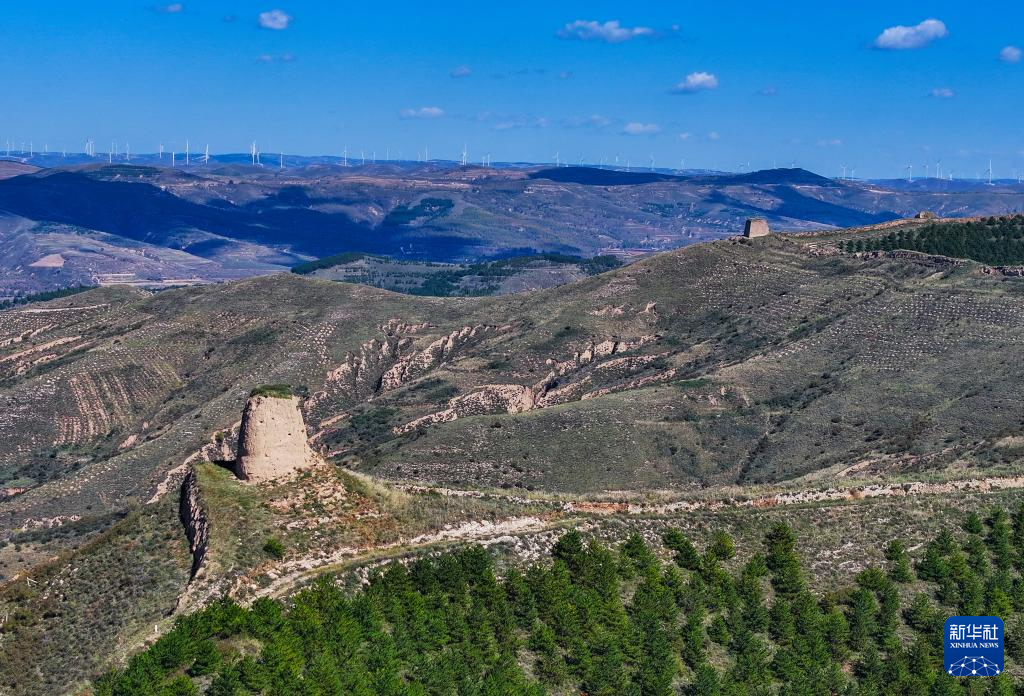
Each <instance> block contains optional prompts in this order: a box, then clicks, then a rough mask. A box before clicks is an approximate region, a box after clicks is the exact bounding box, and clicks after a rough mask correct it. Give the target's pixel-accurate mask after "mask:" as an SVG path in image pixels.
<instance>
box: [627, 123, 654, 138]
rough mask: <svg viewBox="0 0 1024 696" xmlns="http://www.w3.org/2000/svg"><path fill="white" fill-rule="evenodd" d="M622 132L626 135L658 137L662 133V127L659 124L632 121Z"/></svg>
mask: <svg viewBox="0 0 1024 696" xmlns="http://www.w3.org/2000/svg"><path fill="white" fill-rule="evenodd" d="M622 132H623V133H625V134H626V135H656V134H658V133H660V132H661V126H659V125H658V124H657V123H640V122H639V121H630V122H629V123H627V124H626V125H625V127H624V128H623V129H622Z"/></svg>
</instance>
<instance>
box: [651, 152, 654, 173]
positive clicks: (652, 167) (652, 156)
mask: <svg viewBox="0 0 1024 696" xmlns="http://www.w3.org/2000/svg"><path fill="white" fill-rule="evenodd" d="M651 171H652V172H653V171H654V155H651Z"/></svg>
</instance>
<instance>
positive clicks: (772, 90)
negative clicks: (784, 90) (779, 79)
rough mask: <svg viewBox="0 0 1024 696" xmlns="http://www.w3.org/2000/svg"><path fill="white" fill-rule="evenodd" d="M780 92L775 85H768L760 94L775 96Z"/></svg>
mask: <svg viewBox="0 0 1024 696" xmlns="http://www.w3.org/2000/svg"><path fill="white" fill-rule="evenodd" d="M778 93H779V90H778V89H776V88H775V86H774V85H768V86H767V87H765V88H763V89H762V90H761V91H759V92H758V94H760V95H761V96H762V97H774V96H775V95H776V94H778Z"/></svg>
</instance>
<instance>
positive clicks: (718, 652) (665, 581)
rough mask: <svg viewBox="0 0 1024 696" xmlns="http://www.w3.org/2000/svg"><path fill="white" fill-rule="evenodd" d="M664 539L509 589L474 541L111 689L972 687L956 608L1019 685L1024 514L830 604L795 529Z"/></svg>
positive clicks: (219, 623) (198, 631) (227, 607)
mask: <svg viewBox="0 0 1024 696" xmlns="http://www.w3.org/2000/svg"><path fill="white" fill-rule="evenodd" d="M661 546H662V550H664V551H667V552H668V553H669V554H670V555H671V557H672V561H671V562H669V563H662V562H661V561H659V558H658V556H657V555H656V554H655V552H654V551H653V550H652V549H651V548H650V547H649V546H648V544H647V543H646V542H645V541H644V539H643V538H642V537H641V536H640V535H637V534H634V535H633V536H630V537H629V538H628V539H627V540H626V541H625V542H624V543H622V544H621V545H620V546H618V548H616V549H615V550H610V549H608V548H607V547H605V546H604V545H602V544H600V543H597V542H594V541H591V542H590V543H587V542H586V541H585V540H584V539H583V538H582V537H581V535H580V534H579V533H578V532H570V533H568V534H566V535H565V536H563V537H561V539H559V540H558V542H557V543H556V544H555V545H554V547H553V549H552V552H551V558H550V559H546V560H545V561H544V562H542V563H538V564H535V565H533V566H531V567H530V568H528V569H526V570H525V571H524V572H521V571H519V570H512V571H510V572H508V573H507V574H505V576H504V577H503V578H501V579H498V578H497V577H496V575H495V568H494V564H493V561H492V559H491V557H490V556H489V554H488V553H487V552H486V551H485V550H484V549H482V548H480V547H468V548H465V549H462V550H460V551H457V552H454V553H450V554H445V555H442V556H439V557H436V558H431V559H422V560H419V561H416V562H415V563H413V564H411V565H410V566H409V567H405V566H403V565H400V564H393V565H390V566H388V567H386V568H385V569H383V570H381V571H378V572H376V573H375V574H374V576H373V580H372V581H371V582H370V584H369V586H368V587H367V588H366V589H363V590H359V591H357V592H355V593H351V594H349V593H345V592H343V591H342V590H340V589H339V588H338V586H337V585H336V584H334V583H332V582H330V581H324V582H320V583H317V584H316V585H315V586H314V587H312V588H311V589H308V590H306V591H303V592H301V593H299V594H298V595H297V596H296V597H295V598H294V600H293V602H292V603H290V604H288V605H285V604H282V603H280V602H275V601H272V600H266V599H260V600H257V601H256V602H255V603H254V604H253V605H252V607H251V608H249V609H244V608H241V607H239V606H238V605H236V604H233V603H232V602H230V601H222V602H217V603H214V604H212V605H211V606H210V607H208V608H207V609H205V610H203V611H202V612H200V613H198V614H196V615H192V616H189V617H186V618H182V619H179V621H178V622H177V624H176V626H175V628H174V630H173V631H171V632H170V633H168V634H167V635H164V636H162V637H161V638H160V639H159V640H158V641H157V642H156V643H155V644H154V645H153V646H152V647H151V648H149V649H148V650H146V651H145V652H143V653H141V654H140V655H137V656H136V657H134V658H133V659H132V660H131V662H130V663H129V665H128V667H127V668H126V669H125V670H123V671H120V672H114V673H112V674H109V675H107V676H105V677H104V678H102V679H100V680H99V682H98V683H97V687H96V691H95V693H96V696H148V695H153V696H158V695H161V694H197V693H199V688H198V687H197V684H199V685H205V684H207V683H208V684H209V687H208V688H206V689H205V690H204V691H203V693H206V694H210V695H216V696H222V695H223V696H228V695H230V696H239V695H242V694H275V695H278V694H279V695H285V694H341V693H345V694H359V695H363V694H365V695H366V696H370V695H371V694H380V695H387V694H394V695H395V696H397V695H398V694H465V695H469V694H505V695H508V696H512V695H513V694H522V695H524V696H539V695H541V694H549V693H550V694H572V693H586V694H594V695H595V696H597V695H604V696H620V695H622V694H635V695H636V696H641V695H643V696H647V695H650V696H670V695H672V694H679V693H684V694H693V695H694V696H716V695H719V694H721V695H725V694H730V695H732V694H736V695H739V694H757V693H764V694H767V693H776V692H778V693H785V694H837V693H855V694H910V693H920V694H929V693H942V694H966V693H975V691H974V686H975V685H974V684H969V682H971V681H972V680H971V679H969V678H966V677H963V678H957V677H952V676H949V675H947V674H946V670H945V669H944V667H943V663H942V650H943V622H944V621H945V618H946V616H948V615H957V614H959V615H967V616H974V615H993V616H999V617H1001V618H1002V619H1003V620H1004V622H1005V623H1006V626H1007V634H1006V637H1007V639H1008V642H1009V645H1008V655H1009V656H1010V660H1011V661H1010V662H1009V663H1008V664H1007V665H1006V666H1005V667H1006V669H1005V671H1004V672H1003V673H1002V674H1000V675H999V677H997V678H993V679H990V680H986V682H987V684H986V687H987V688H986V689H985V691H984V693H988V694H1004V693H1005V694H1010V693H1013V691H1014V684H1015V677H1019V676H1020V671H1021V668H1022V666H1024V613H1021V612H1022V611H1024V602H1022V598H1024V581H1022V580H1021V577H1020V571H1021V569H1022V568H1024V507H1021V508H1019V509H1018V510H1017V511H1016V512H1015V513H1014V515H1013V518H1012V520H1011V518H1010V517H1009V516H1008V515H1007V513H1006V511H1005V510H1004V509H1002V508H994V509H992V510H991V511H989V513H988V516H987V519H986V521H985V522H982V520H981V519H980V517H979V516H978V515H975V514H972V515H971V516H969V517H968V518H967V520H966V521H965V524H964V526H963V529H962V530H957V529H942V530H941V531H939V532H938V533H937V534H936V535H935V536H934V537H933V538H932V539H931V540H930V541H929V542H928V544H927V545H926V546H925V548H924V550H923V552H921V553H920V554H917V558H916V560H912V559H911V557H910V555H909V554H908V552H907V546H906V544H905V543H904V542H903V541H901V540H900V539H894V540H892V541H890V542H889V543H888V545H887V546H886V548H885V556H886V561H885V563H884V565H883V566H881V567H880V566H869V567H867V568H865V569H864V570H863V571H861V572H860V573H859V574H857V576H856V578H855V582H854V583H851V584H849V585H846V586H841V587H832V588H831V589H830V590H829V591H827V592H825V593H824V594H816V593H813V592H811V591H810V590H809V588H808V584H807V578H808V574H809V571H808V569H807V567H806V566H805V565H804V564H803V563H802V560H801V557H800V555H799V554H798V553H797V552H796V537H795V535H794V533H793V530H792V529H791V528H790V527H789V526H788V525H786V524H784V523H779V524H776V525H774V526H772V527H771V528H770V529H769V530H768V531H767V533H766V534H765V535H764V538H763V546H762V547H761V548H760V549H747V548H739V549H737V547H736V545H735V543H734V540H733V539H732V537H731V536H730V535H729V534H728V533H726V532H724V531H719V532H717V533H716V534H715V536H714V540H713V542H712V543H711V544H709V545H708V546H707V547H706V548H704V549H698V548H697V547H695V546H694V544H693V543H692V541H691V540H690V539H688V538H687V537H686V536H685V535H684V534H683V533H681V532H680V531H679V530H678V529H669V530H668V531H666V532H665V534H664V535H663V538H662V540H661ZM737 555H739V557H740V558H739V559H737ZM1011 675H1013V676H1011ZM1018 687H1019V683H1018Z"/></svg>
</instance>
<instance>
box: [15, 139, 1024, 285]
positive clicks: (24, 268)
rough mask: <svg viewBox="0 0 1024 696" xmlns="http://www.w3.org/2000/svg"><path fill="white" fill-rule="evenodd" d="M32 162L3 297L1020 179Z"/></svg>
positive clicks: (842, 212) (518, 252)
mask: <svg viewBox="0 0 1024 696" xmlns="http://www.w3.org/2000/svg"><path fill="white" fill-rule="evenodd" d="M80 159H81V158H80ZM32 161H33V162H38V163H39V164H45V165H47V166H48V167H49V168H43V169H37V168H35V167H34V166H33V165H30V164H27V163H20V162H4V163H3V164H2V165H0V166H2V167H3V171H2V172H0V249H2V250H3V252H4V253H3V254H2V256H0V297H5V296H14V295H24V294H32V293H36V292H40V291H44V290H53V289H57V288H62V287H68V286H71V285H96V284H99V285H109V284H113V283H129V284H133V285H136V286H141V287H168V286H177V285H186V284H197V283H204V282H214V281H223V280H232V279H237V278H240V277H245V276H251V275H259V274H264V273H270V272H274V271H278V270H284V269H287V268H290V267H292V266H295V265H297V264H301V263H305V262H310V261H314V260H316V259H320V258H324V257H330V256H334V255H338V254H345V253H361V254H371V255H377V256H386V257H389V258H391V259H393V260H395V261H398V262H415V263H438V262H440V263H457V264H463V265H471V264H473V263H480V262H488V261H494V260H497V259H501V258H505V257H509V256H522V255H533V254H558V255H571V256H580V257H584V258H590V257H593V256H597V255H608V254H612V255H616V256H618V257H619V258H621V259H623V260H633V259H636V258H639V257H643V256H647V255H651V254H653V253H656V252H659V251H665V250H670V249H674V248H678V247H682V246H686V245H688V244H692V243H694V242H699V241H707V240H712V239H721V238H724V237H727V236H729V235H731V234H735V233H736V232H737V231H739V230H741V229H742V225H743V221H744V219H745V218H747V217H750V216H764V217H766V218H767V219H768V221H769V223H770V224H771V225H772V227H773V228H775V229H784V230H789V231H813V230H820V229H828V228H835V227H848V226H856V225H868V224H874V223H880V222H885V221H889V220H893V219H897V218H901V217H909V216H910V215H913V214H914V213H916V212H917V211H919V210H923V209H927V210H934V211H936V212H937V213H940V214H948V215H956V216H966V215H996V214H1005V213H1009V212H1013V211H1017V210H1021V209H1024V188H1022V187H1019V186H1017V187H1014V186H1003V187H982V188H981V189H978V188H976V187H975V188H970V187H967V188H961V189H956V188H953V189H948V187H947V188H942V189H941V190H940V189H935V190H932V189H931V188H928V187H923V188H922V187H917V188H906V187H896V186H893V187H885V186H881V185H878V184H873V183H869V182H858V181H849V180H833V179H828V178H825V177H821V176H818V175H816V174H813V173H811V172H808V171H805V170H802V169H771V170H764V171H757V172H747V173H741V174H726V173H714V172H703V171H700V172H683V173H669V172H665V171H654V172H644V171H632V172H629V171H621V170H612V169H603V168H596V167H557V168H552V167H543V166H525V165H524V166H515V167H513V166H506V167H482V166H466V167H460V166H454V165H450V164H441V163H430V164H418V163H408V162H404V163H399V162H388V163H380V164H366V165H360V166H351V167H349V166H342V165H341V164H340V163H338V162H337V161H335V160H333V159H331V158H320V159H316V158H312V159H310V158H306V159H301V160H300V159H292V160H290V161H286V167H285V168H283V169H282V168H275V167H269V166H268V167H259V166H257V167H253V166H251V165H247V164H245V161H244V158H240V157H236V158H221V159H220V160H214V161H211V162H210V163H209V164H193V165H191V166H189V167H188V168H183V167H176V168H170V167H168V166H167V164H168V162H166V161H161V160H157V159H156V158H148V159H143V160H139V161H137V162H132V163H129V162H114V163H101V162H97V161H96V160H94V159H92V158H86V159H85V160H82V161H78V160H74V159H70V160H63V159H62V158H60V157H54V156H47V157H42V156H40V158H38V159H33V160H32ZM566 279H567V280H571V279H572V278H571V277H570V278H566ZM521 285H524V286H527V287H532V286H536V284H535V283H532V282H531V281H529V280H527V281H525V282H524V283H522V284H521ZM399 289H401V287H399Z"/></svg>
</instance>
